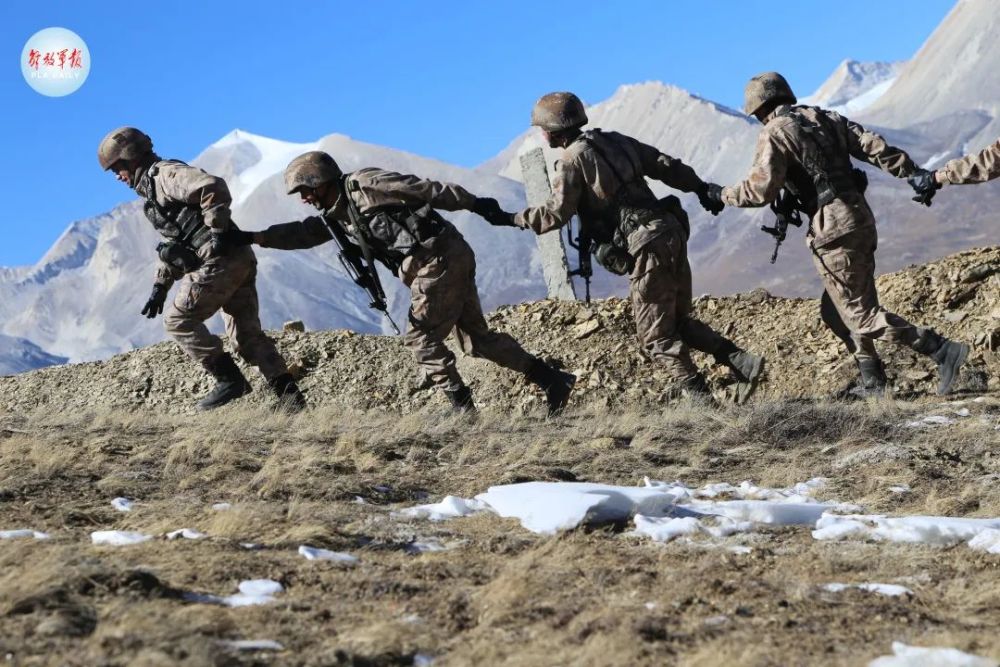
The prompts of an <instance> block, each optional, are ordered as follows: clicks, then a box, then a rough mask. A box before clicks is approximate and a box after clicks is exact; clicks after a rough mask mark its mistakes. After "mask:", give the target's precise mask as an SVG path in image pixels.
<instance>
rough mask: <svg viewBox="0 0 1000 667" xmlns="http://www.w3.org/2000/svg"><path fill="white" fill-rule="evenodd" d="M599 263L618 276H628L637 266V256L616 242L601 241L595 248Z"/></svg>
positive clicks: (595, 255)
mask: <svg viewBox="0 0 1000 667" xmlns="http://www.w3.org/2000/svg"><path fill="white" fill-rule="evenodd" d="M594 257H595V258H596V259H597V263H598V264H600V265H601V266H603V267H604V268H605V269H607V270H608V271H610V272H611V273H613V274H615V275H616V276H627V275H629V274H630V273H632V269H634V268H635V257H633V256H632V255H631V254H629V252H628V251H627V250H625V249H623V248H620V247H618V246H617V245H615V244H614V243H599V244H597V247H596V248H595V249H594Z"/></svg>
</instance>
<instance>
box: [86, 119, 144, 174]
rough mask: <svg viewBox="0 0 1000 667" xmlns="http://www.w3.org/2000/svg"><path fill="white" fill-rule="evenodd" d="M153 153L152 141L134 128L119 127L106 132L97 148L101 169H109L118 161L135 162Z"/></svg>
mask: <svg viewBox="0 0 1000 667" xmlns="http://www.w3.org/2000/svg"><path fill="white" fill-rule="evenodd" d="M152 152H153V140H152V139H150V138H149V136H147V135H146V134H145V133H144V132H142V131H141V130H137V129H136V128H134V127H127V126H126V127H119V128H118V129H117V130H112V131H111V132H108V134H107V136H105V137H104V139H102V140H101V145H100V146H98V147H97V161H98V162H100V163H101V169H103V170H104V171H107V170H108V169H111V167H112V165H114V164H115V163H116V162H118V161H119V160H135V159H138V158H141V157H142V156H144V155H148V154H149V153H152Z"/></svg>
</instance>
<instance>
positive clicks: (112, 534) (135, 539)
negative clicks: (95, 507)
mask: <svg viewBox="0 0 1000 667" xmlns="http://www.w3.org/2000/svg"><path fill="white" fill-rule="evenodd" d="M151 539H153V536H152V535H145V534H143V533H136V532H132V531H129V530H97V531H94V532H93V533H91V534H90V541H91V542H93V543H94V544H98V545H105V546H112V547H126V546H130V545H132V544H141V543H143V542H148V541H149V540H151Z"/></svg>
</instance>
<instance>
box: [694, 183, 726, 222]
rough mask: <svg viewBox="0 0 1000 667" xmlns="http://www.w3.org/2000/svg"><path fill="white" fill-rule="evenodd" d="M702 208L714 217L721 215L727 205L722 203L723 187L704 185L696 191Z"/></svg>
mask: <svg viewBox="0 0 1000 667" xmlns="http://www.w3.org/2000/svg"><path fill="white" fill-rule="evenodd" d="M695 194H697V195H698V201H699V202H700V203H701V207H702V208H703V209H705V210H706V211H708V212H709V213H711V214H712V215H719V214H720V213H722V209H724V208H726V205H725V204H724V203H723V201H722V186H721V185H719V184H717V183H702V184H701V187H700V188H698V189H697V190H696V191H695Z"/></svg>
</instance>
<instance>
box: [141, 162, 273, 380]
mask: <svg viewBox="0 0 1000 667" xmlns="http://www.w3.org/2000/svg"><path fill="white" fill-rule="evenodd" d="M135 190H136V192H137V193H138V194H139V195H140V196H141V197H143V199H145V200H146V205H145V211H146V216H147V217H148V218H149V219H150V221H151V222H152V223H153V225H154V227H157V231H160V232H161V234H163V235H164V237H165V239H166V241H167V242H168V243H169V242H171V241H176V240H177V229H176V228H175V226H171V223H170V222H169V221H168V222H167V223H166V224H164V220H163V218H164V216H165V217H167V218H170V217H175V216H176V215H177V214H178V213H179V212H181V210H182V209H183V208H192V209H196V210H197V211H198V212H200V214H201V218H202V220H203V222H204V224H203V225H193V226H192V227H191V229H190V232H191V233H190V234H188V235H187V243H186V245H188V246H189V247H191V248H192V249H194V250H195V253H196V254H197V258H198V260H199V262H197V263H200V266H196V267H195V266H183V262H180V261H173V262H171V263H168V261H166V260H164V259H163V253H161V259H160V260H159V262H158V264H157V268H156V279H155V282H156V284H159V285H163V286H164V287H165V288H166V289H169V288H170V287H171V285H173V283H174V282H175V281H176V280H178V279H180V280H181V284H180V287H179V289H178V291H177V295H176V297H175V298H174V301H173V305H172V306H171V307H170V308H169V309H168V310H167V312H166V314H165V315H164V319H163V322H164V327H165V329H166V331H167V333H168V334H169V335H170V336H171V337H172V338H173V339H174V340H176V341H177V342H178V343H179V344H180V346H181V348H182V349H183V350H184V351H185V352H186V353H187V354H188V355H189V356H190V357H191V358H192V359H194V360H195V361H198V362H199V363H201V364H202V365H203V366H205V367H206V368H208V369H212V368H213V364H212V362H213V361H214V360H215V359H217V358H219V357H220V356H221V355H222V354H223V347H222V341H221V340H220V339H219V337H218V336H215V335H213V334H211V333H210V332H209V331H208V327H206V326H205V321H206V320H207V319H208V318H210V317H211V316H212V315H214V314H215V313H216V312H217V311H218V310H220V309H221V310H222V320H223V322H224V323H225V327H226V333H227V335H228V336H229V338H230V341H231V342H232V344H233V347H234V348H235V351H236V352H237V353H238V354H239V355H240V356H241V357H243V359H244V360H246V362H247V363H249V364H251V365H253V366H257V367H258V368H259V369H260V372H261V374H263V375H264V377H265V378H267V379H268V380H272V379H274V378H276V377H278V376H281V375H283V374H285V373H287V372H288V369H287V367H286V366H285V361H284V359H282V357H281V355H280V354H279V353H278V350H277V348H276V347H275V345H274V341H273V340H271V339H270V338H268V337H267V335H265V334H264V332H263V330H262V329H261V324H260V316H259V304H258V301H257V287H256V280H257V260H256V258H255V257H254V254H253V250H252V249H250V248H249V247H240V248H232V249H231V250H229V251H225V252H223V251H221V250H220V249H219V248H218V246H217V245H216V244H215V243H214V242H213V236H214V235H215V234H218V233H221V232H223V231H225V230H226V229H228V228H229V227H230V226H231V225H232V224H233V223H232V221H231V220H230V212H229V205H230V203H231V201H232V200H231V197H230V195H229V188H228V187H226V183H225V181H223V180H222V179H221V178H218V177H216V176H212V175H210V174H208V173H206V172H204V171H202V170H201V169H198V168H196V167H192V166H189V165H187V164H184V163H183V162H178V161H176V160H156V161H155V162H153V164H152V165H151V166H150V167H149V168H147V169H146V170H145V171H144V172H143V173H142V174H141V175H140V176H139V178H138V179H137V182H136V186H135ZM154 202H155V206H154Z"/></svg>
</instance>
